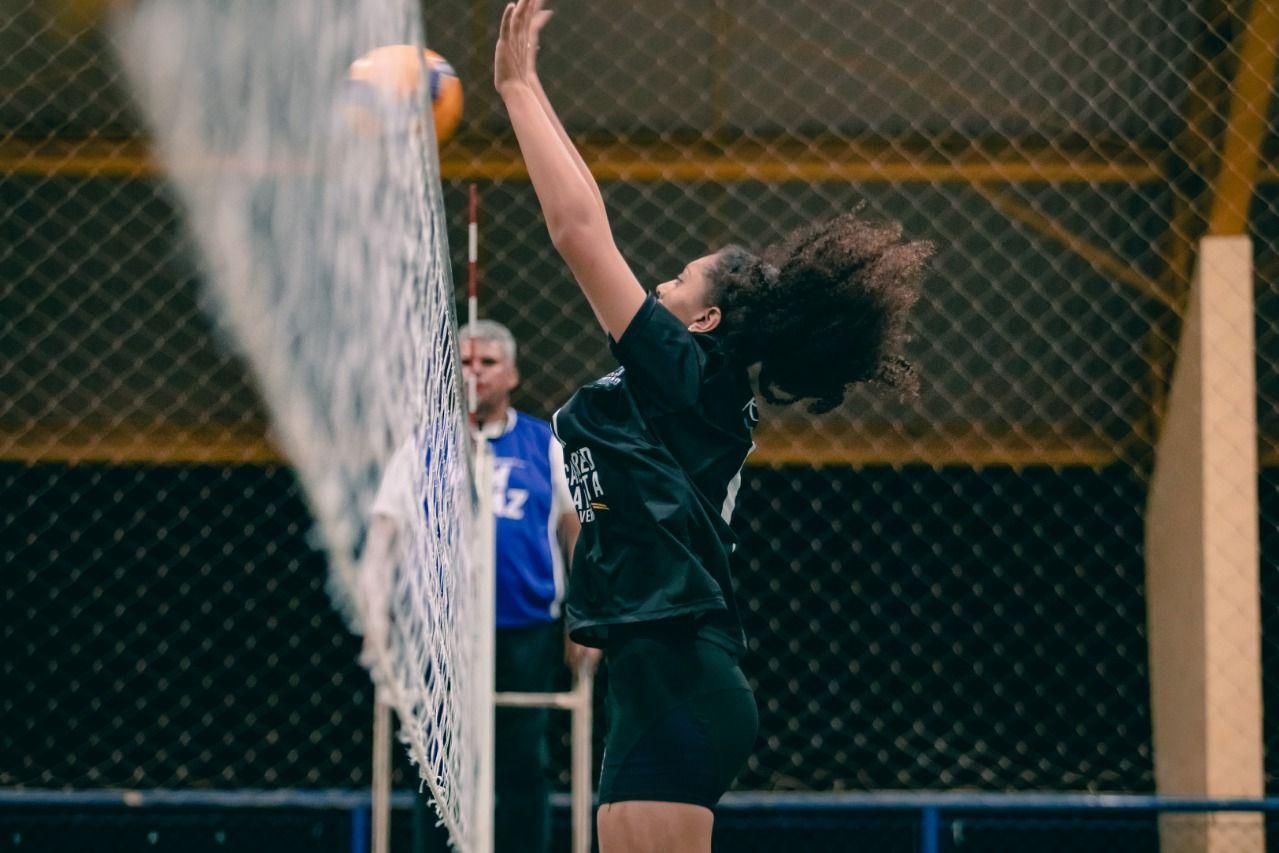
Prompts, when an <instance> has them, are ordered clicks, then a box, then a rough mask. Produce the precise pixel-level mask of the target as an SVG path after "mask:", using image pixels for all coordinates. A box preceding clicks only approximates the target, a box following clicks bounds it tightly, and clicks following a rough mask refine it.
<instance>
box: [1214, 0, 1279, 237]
mask: <svg viewBox="0 0 1279 853" xmlns="http://www.w3.org/2000/svg"><path fill="white" fill-rule="evenodd" d="M1277 52H1279V0H1252V10H1251V12H1250V13H1249V15H1248V23H1247V25H1246V26H1245V28H1244V33H1243V47H1242V48H1241V50H1240V54H1239V70H1238V72H1237V73H1236V74H1235V82H1234V90H1233V94H1232V96H1231V99H1230V116H1229V119H1228V120H1227V124H1226V145H1225V150H1224V153H1223V154H1222V156H1221V170H1220V172H1219V173H1218V175H1217V183H1216V187H1215V192H1214V197H1213V204H1212V214H1211V216H1210V217H1209V221H1208V233H1210V234H1212V235H1214V236H1218V237H1224V236H1229V235H1236V234H1246V233H1247V229H1248V208H1249V206H1250V204H1251V202H1252V195H1253V192H1254V190H1255V189H1256V184H1257V177H1258V172H1259V168H1258V166H1259V161H1260V157H1261V143H1262V140H1263V138H1264V136H1265V132H1266V119H1267V118H1268V111H1269V109H1270V93H1271V90H1272V88H1273V86H1274V80H1275V57H1276V53H1277Z"/></svg>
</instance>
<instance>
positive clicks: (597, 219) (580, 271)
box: [493, 0, 644, 339]
mask: <svg viewBox="0 0 1279 853" xmlns="http://www.w3.org/2000/svg"><path fill="white" fill-rule="evenodd" d="M548 14H549V13H546V12H544V11H543V10H542V3H541V0H520V2H519V3H508V4H507V6H506V10H505V11H504V12H503V13H502V26H501V30H500V33H499V35H498V41H497V51H496V56H495V59H494V72H493V79H494V84H495V85H496V86H497V90H498V93H499V94H500V95H501V97H502V101H503V102H504V103H505V104H506V110H507V113H508V114H509V115H510V118H511V125H512V127H513V128H514V129H515V137H516V139H517V140H518V141H519V146H520V152H521V153H522V154H523V155H524V163H525V166H526V167H527V168H528V173H529V178H530V179H531V180H532V182H533V189H534V190H535V191H536V193H537V199H538V202H539V203H540V204H541V207H542V215H543V217H544V218H545V220H546V227H547V230H548V231H549V232H550V235H551V242H552V243H554V245H555V249H556V251H558V252H559V253H560V256H561V257H562V258H563V259H564V261H565V263H567V264H568V266H569V269H570V270H572V272H573V276H574V278H576V279H577V282H578V285H579V286H580V287H581V288H582V292H583V293H584V294H585V295H586V298H587V300H588V301H589V302H590V303H591V307H592V308H593V309H594V311H595V315H596V317H598V318H599V320H600V322H601V324H602V325H603V326H604V328H605V330H606V331H607V332H608V333H609V334H610V335H612V336H613V338H614V339H620V338H621V336H622V333H623V332H625V331H626V327H627V326H628V325H630V322H631V319H632V318H634V316H635V313H636V312H637V311H638V310H639V308H640V306H641V305H642V304H643V303H644V288H643V287H641V286H640V283H639V281H638V280H637V279H636V278H635V274H634V273H633V272H632V271H631V268H630V266H629V265H628V264H627V263H626V260H625V259H624V258H623V257H622V254H621V252H619V251H618V249H617V244H616V243H615V242H614V240H613V233H612V231H611V229H610V228H609V223H608V214H607V213H606V212H605V210H604V204H603V201H602V199H601V197H600V193H599V187H598V185H596V183H595V179H594V178H593V177H591V174H590V171H589V170H588V169H587V168H586V164H585V163H584V162H583V161H582V159H581V156H580V155H579V154H578V153H577V149H576V148H575V147H574V146H573V143H572V140H570V139H569V138H568V134H567V133H566V132H565V131H564V128H563V126H562V125H561V124H560V122H559V119H558V118H556V117H555V113H554V110H553V109H552V108H551V106H550V102H549V101H547V99H546V95H545V92H543V91H542V88H541V84H540V83H539V82H538V81H537V72H536V54H537V36H538V31H539V29H540V28H541V26H542V25H543V24H544V23H545V21H546V17H547V15H548Z"/></svg>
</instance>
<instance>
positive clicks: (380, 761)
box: [372, 687, 391, 853]
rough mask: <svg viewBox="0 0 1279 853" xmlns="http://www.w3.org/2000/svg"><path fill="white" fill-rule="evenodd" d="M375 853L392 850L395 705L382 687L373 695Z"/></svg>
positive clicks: (373, 849) (386, 852)
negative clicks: (392, 751) (392, 765)
mask: <svg viewBox="0 0 1279 853" xmlns="http://www.w3.org/2000/svg"><path fill="white" fill-rule="evenodd" d="M372 812H373V845H372V851H373V853H389V851H390V849H391V846H390V844H391V705H390V702H388V701H387V697H386V695H385V693H384V691H383V689H382V688H381V687H378V688H376V689H375V690H374V691H373V792H372Z"/></svg>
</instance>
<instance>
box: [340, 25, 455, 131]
mask: <svg viewBox="0 0 1279 853" xmlns="http://www.w3.org/2000/svg"><path fill="white" fill-rule="evenodd" d="M347 77H348V78H349V80H350V81H351V83H352V84H353V88H352V97H351V100H350V102H349V104H348V114H349V116H350V118H351V121H352V123H353V124H354V125H355V127H356V129H357V130H359V131H360V132H361V133H365V134H368V135H378V134H381V133H384V132H386V131H387V130H388V124H398V123H399V122H400V121H402V120H403V119H405V118H409V119H412V118H414V117H415V114H416V111H417V110H419V109H420V108H421V106H422V104H423V103H424V102H425V101H426V100H429V101H430V103H431V117H432V119H433V120H434V122H435V137H436V141H437V142H441V143H442V142H444V141H445V140H447V139H448V138H449V137H450V136H452V135H453V132H454V131H455V130H457V125H458V122H460V121H461V120H462V81H461V80H459V79H458V77H457V72H455V71H454V70H453V66H452V65H450V64H449V62H448V60H446V59H445V58H444V57H442V56H440V55H439V54H438V53H436V52H435V51H433V50H424V49H422V48H420V47H416V46H415V45H411V44H392V45H386V46H385V47H378V48H374V49H373V50H370V51H369V52H368V53H366V54H364V55H363V56H361V57H360V58H359V59H357V60H355V62H352V63H351V67H350V69H349V70H348V72H347Z"/></svg>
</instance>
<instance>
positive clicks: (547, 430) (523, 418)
mask: <svg viewBox="0 0 1279 853" xmlns="http://www.w3.org/2000/svg"><path fill="white" fill-rule="evenodd" d="M512 411H513V412H514V413H515V426H514V427H512V430H513V431H519V432H521V433H523V434H524V435H528V436H532V437H533V438H537V439H541V440H545V441H550V440H551V424H550V422H548V421H544V420H542V419H541V418H535V417H533V416H532V415H530V414H527V413H525V412H521V411H518V410H515V409H512Z"/></svg>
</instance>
